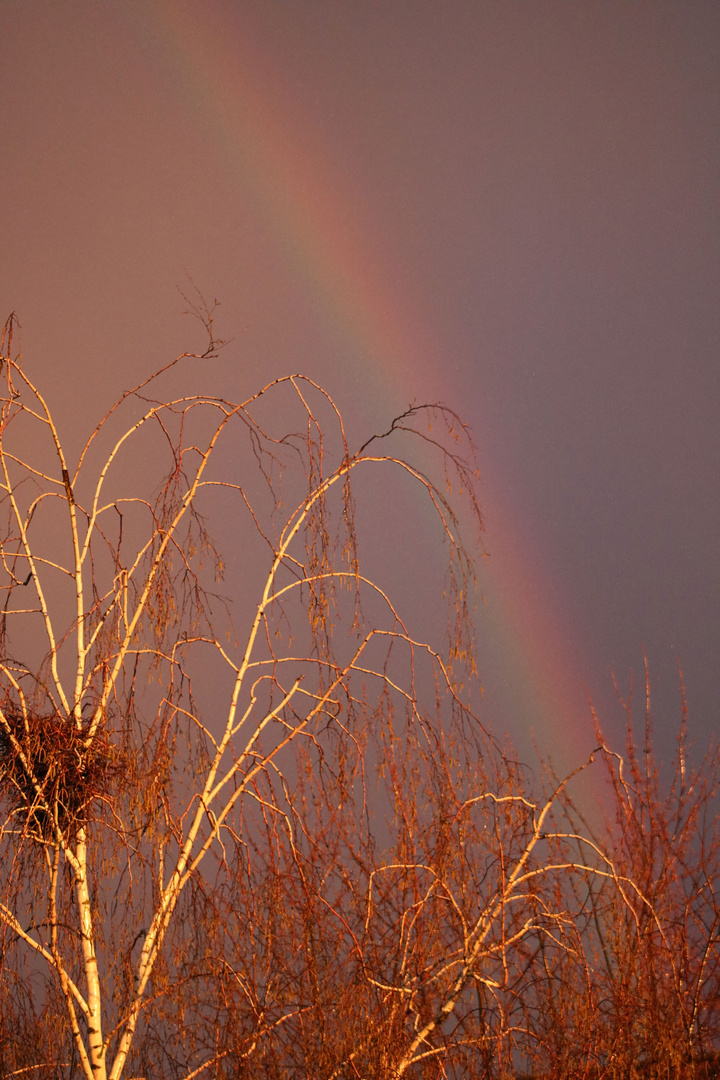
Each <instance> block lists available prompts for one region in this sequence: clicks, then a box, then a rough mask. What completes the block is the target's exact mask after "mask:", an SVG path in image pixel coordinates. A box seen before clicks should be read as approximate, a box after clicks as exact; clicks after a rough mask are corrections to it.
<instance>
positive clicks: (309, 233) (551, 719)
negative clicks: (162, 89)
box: [128, 0, 594, 771]
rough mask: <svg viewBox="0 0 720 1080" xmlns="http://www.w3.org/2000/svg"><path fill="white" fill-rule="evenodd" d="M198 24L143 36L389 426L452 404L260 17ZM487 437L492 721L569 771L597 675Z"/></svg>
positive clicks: (211, 13) (430, 347)
mask: <svg viewBox="0 0 720 1080" xmlns="http://www.w3.org/2000/svg"><path fill="white" fill-rule="evenodd" d="M198 14H199V9H198V8H197V7H194V8H186V7H185V5H183V4H182V3H178V2H177V0H160V2H159V3H157V4H153V5H149V6H147V7H143V8H142V20H143V30H144V32H145V33H147V30H148V26H150V28H151V31H152V32H154V33H155V34H156V35H157V53H158V57H159V58H160V60H161V62H162V63H164V64H165V65H166V66H167V67H168V68H169V70H170V72H171V77H172V80H173V82H174V85H175V87H176V92H177V94H178V95H179V97H180V98H181V99H184V100H185V103H187V104H189V103H191V102H194V101H197V100H198V98H199V99H201V100H203V101H204V102H205V103H206V104H207V105H208V106H209V110H208V111H209V112H210V114H211V116H212V118H213V123H214V124H215V131H214V132H213V133H212V134H213V141H214V144H215V146H216V148H217V153H218V157H219V159H220V161H221V163H222V165H223V166H224V168H225V169H226V170H227V171H228V173H229V176H230V179H231V182H233V183H235V184H236V185H237V186H238V188H239V189H241V190H242V196H243V198H245V199H248V198H249V199H251V200H252V202H253V204H254V206H255V207H256V209H257V212H258V213H259V214H262V215H263V216H264V218H265V220H266V222H267V223H268V224H269V225H270V228H271V229H272V230H273V231H274V232H275V234H276V236H277V238H278V240H279V241H281V242H282V250H283V252H284V257H285V258H286V260H287V261H288V269H289V270H290V271H291V272H292V274H293V275H294V276H295V277H296V278H297V280H298V281H299V282H301V283H302V285H303V287H304V288H305V289H306V290H307V292H308V295H309V296H311V297H312V298H313V299H314V301H315V302H316V303H318V304H319V305H320V306H321V310H322V313H323V317H324V318H325V319H326V320H327V322H328V324H330V325H331V327H332V329H333V330H334V332H336V333H338V334H339V335H340V338H341V340H344V341H346V342H347V344H348V347H349V349H351V351H352V353H353V355H355V354H359V355H362V356H363V357H366V358H367V360H366V362H367V364H368V365H371V366H372V368H373V369H374V370H372V371H370V372H368V376H367V380H366V381H367V383H368V384H372V383H374V384H375V385H376V386H377V387H378V390H377V396H376V400H375V401H374V403H373V408H374V409H376V411H377V415H378V417H382V419H383V421H384V420H385V418H386V417H387V416H388V415H390V413H391V411H401V410H402V409H403V408H405V407H406V406H407V401H408V396H409V395H410V394H411V393H412V387H413V378H414V377H415V379H417V377H418V376H419V375H422V381H423V386H430V387H431V388H432V390H433V392H434V393H436V395H437V398H441V397H442V392H443V385H442V380H441V375H440V370H439V366H438V364H437V359H436V358H437V357H438V356H440V355H442V350H441V349H439V348H437V347H435V346H434V344H433V341H432V333H431V330H430V328H428V327H427V326H425V325H423V318H422V317H421V316H420V315H419V314H418V313H417V312H409V311H408V310H407V305H406V304H400V303H397V302H395V301H394V300H393V296H394V290H393V288H392V287H391V282H389V281H388V280H384V279H383V277H382V271H381V270H379V269H378V265H377V259H376V258H375V259H373V254H372V252H371V251H370V250H369V249H368V246H367V244H365V243H364V242H363V239H362V236H361V229H360V225H361V223H359V222H353V221H352V220H349V215H348V211H347V208H346V207H345V206H344V205H343V204H342V201H341V200H340V198H339V197H338V196H337V194H336V192H338V191H341V190H342V185H341V184H340V183H335V182H334V178H333V176H332V175H331V173H330V171H329V170H328V169H327V167H326V166H325V165H324V163H323V162H322V160H321V159H320V155H319V154H318V152H317V151H315V153H314V154H313V153H312V152H311V151H310V150H309V149H308V147H311V146H312V139H311V138H310V134H309V125H308V124H307V121H305V130H306V131H307V132H308V134H307V135H306V136H305V137H304V130H303V118H302V117H298V115H297V110H296V109H295V107H294V106H293V105H292V104H291V103H290V102H289V101H283V100H282V99H281V95H280V94H279V88H278V85H277V83H278V80H277V78H276V77H274V73H273V70H272V66H271V65H270V64H269V63H268V60H267V58H266V57H265V56H264V54H263V50H262V47H261V46H260V44H259V42H258V35H257V34H256V33H254V31H253V26H252V15H251V13H250V12H249V11H248V9H247V8H245V7H242V6H241V7H234V6H233V5H231V4H230V3H227V2H225V0H214V2H213V3H212V4H204V5H202V18H199V17H198ZM128 18H130V19H132V18H133V16H132V15H128ZM240 21H242V31H241V30H240V28H239V25H238V24H239V23H240ZM473 419H474V420H475V421H476V422H477V418H473ZM474 427H475V425H474ZM478 427H479V429H480V433H481V434H480V438H479V440H478V442H479V450H480V460H481V462H482V472H483V501H484V503H485V506H486V507H487V508H489V509H488V512H487V518H488V523H487V524H488V533H487V547H488V550H489V552H490V555H491V557H490V558H489V559H488V561H487V564H486V567H485V568H484V569H482V570H481V585H482V588H483V591H484V594H485V597H484V599H485V603H484V605H483V609H482V611H481V612H479V618H478V633H479V635H480V637H481V639H483V640H484V639H487V640H488V641H489V642H491V649H490V652H491V654H492V666H493V676H492V683H493V686H495V687H496V689H495V690H494V691H492V692H490V693H489V694H488V695H487V698H486V702H485V705H484V706H483V708H485V709H486V710H487V711H486V713H485V714H484V715H485V717H486V719H487V722H488V723H489V724H491V725H492V726H493V728H494V730H496V731H500V732H505V731H507V732H508V733H509V735H510V737H511V739H512V741H513V743H515V744H516V745H517V746H518V747H519V752H520V755H521V756H523V757H525V759H527V757H526V755H527V756H531V754H532V740H531V737H530V729H532V732H533V736H534V739H535V741H536V742H537V745H538V747H539V749H540V750H541V752H542V753H544V754H548V755H549V756H550V757H551V758H552V759H553V762H554V765H555V766H556V768H557V769H558V770H560V771H565V770H567V769H569V768H571V767H573V766H575V765H577V764H579V763H580V762H581V761H582V760H583V759H584V758H585V756H586V755H587V753H588V751H589V750H590V749H591V748H592V745H593V741H594V740H593V733H592V726H591V723H590V710H589V706H588V701H587V695H586V692H585V689H584V686H583V681H582V677H581V675H580V674H579V673H580V672H582V671H583V670H584V671H588V670H589V665H588V664H587V663H585V662H584V661H583V658H582V657H581V656H579V655H578V654H577V652H576V650H575V649H574V647H573V646H572V644H571V642H570V639H569V634H570V631H569V629H568V624H569V623H570V622H571V620H570V619H569V617H565V618H563V616H562V615H561V614H560V613H561V612H562V611H563V610H564V609H566V608H567V607H568V605H567V604H566V603H564V602H563V597H562V595H561V594H560V592H559V590H558V587H557V585H556V584H555V583H553V582H551V581H550V580H549V579H548V576H547V574H546V572H545V571H544V568H543V567H542V565H541V564H540V562H539V561H538V559H537V558H536V557H535V556H534V554H533V552H532V551H531V550H530V549H529V542H528V541H527V539H525V538H527V537H528V536H529V535H532V532H533V529H532V522H529V521H527V520H524V522H523V527H521V525H520V522H521V520H522V515H520V514H518V512H517V511H516V510H515V509H514V508H513V507H512V505H511V504H510V503H509V501H508V485H507V484H505V483H504V482H503V478H502V477H500V476H498V475H497V470H495V469H494V468H493V464H492V446H493V443H496V441H498V440H500V439H501V438H502V437H503V433H502V432H501V431H499V430H498V429H497V422H493V420H492V418H491V417H489V416H482V417H481V418H480V423H479V425H478ZM505 437H507V433H506V434H505ZM481 652H482V650H481Z"/></svg>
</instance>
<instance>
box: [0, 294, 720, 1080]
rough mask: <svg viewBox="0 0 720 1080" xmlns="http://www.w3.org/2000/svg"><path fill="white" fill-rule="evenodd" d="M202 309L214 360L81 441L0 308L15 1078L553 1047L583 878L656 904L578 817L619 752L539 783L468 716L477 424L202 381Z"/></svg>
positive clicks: (3, 1048) (162, 385)
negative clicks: (354, 436)
mask: <svg viewBox="0 0 720 1080" xmlns="http://www.w3.org/2000/svg"><path fill="white" fill-rule="evenodd" d="M194 313H195V314H196V315H197V316H198V317H199V318H200V321H201V323H202V326H203V328H204V332H205V333H206V335H207V340H206V347H205V349H204V350H203V351H200V352H195V353H187V354H183V355H182V356H179V357H177V358H176V359H174V360H172V361H171V362H169V363H168V364H167V365H166V366H165V367H164V368H162V369H161V370H160V371H158V372H157V373H155V374H154V375H152V376H151V377H150V378H148V379H147V380H145V381H144V382H142V383H141V384H140V385H138V386H136V387H134V389H132V390H129V391H128V392H126V393H124V394H123V395H122V396H121V398H120V399H119V400H118V401H117V402H116V403H115V404H114V405H113V406H112V407H111V408H109V409H108V411H107V412H106V414H105V415H104V417H103V418H102V419H101V420H100V422H99V423H98V424H97V425H96V426H95V427H94V428H93V429H92V430H91V431H90V433H89V437H88V438H87V440H86V441H85V442H84V443H83V442H82V439H81V438H79V437H78V432H77V431H76V430H73V431H72V432H71V433H70V434H71V449H70V450H68V449H67V448H66V447H67V445H68V444H67V441H66V439H65V436H64V435H63V432H62V431H61V430H60V427H59V425H58V424H57V423H56V422H55V419H54V417H53V411H52V408H51V403H50V402H49V401H47V400H46V398H45V397H44V396H43V393H42V390H41V388H40V387H39V386H38V385H36V382H35V381H34V379H33V378H32V376H31V372H30V371H29V370H28V368H27V366H26V365H25V364H23V362H22V359H21V357H20V356H19V354H17V349H16V344H15V343H14V341H13V337H14V335H15V332H16V325H17V324H16V320H15V318H14V316H12V317H11V318H10V319H9V320H8V321H7V322H6V324H5V327H4V331H3V336H2V347H1V349H0V352H1V353H2V375H3V378H4V390H3V393H2V397H1V398H0V412H1V415H0V491H1V493H2V505H3V508H4V515H3V518H2V532H1V533H0V559H1V573H2V580H0V588H1V589H2V613H1V616H0V635H1V640H2V650H1V651H0V800H1V801H0V807H1V809H2V817H1V818H0V821H1V828H2V831H1V834H0V844H1V845H2V847H1V853H0V883H1V884H0V889H1V892H0V1073H1V1074H2V1075H3V1076H32V1077H35V1076H43V1075H46V1076H52V1077H56V1078H60V1077H63V1078H71V1077H72V1078H74V1077H77V1076H83V1077H86V1078H87V1080H121V1077H126V1078H129V1077H145V1078H148V1080H149V1078H153V1080H155V1078H157V1080H161V1078H163V1080H169V1078H172V1080H192V1078H194V1077H196V1076H202V1077H203V1078H209V1077H216V1078H224V1077H228V1078H230V1077H242V1076H248V1077H249V1076H252V1077H266V1078H278V1080H279V1078H281V1077H282V1078H284V1080H286V1078H288V1077H297V1078H301V1077H310V1076H312V1077H314V1078H315V1077H317V1078H322V1080H340V1078H342V1080H345V1078H347V1080H350V1078H353V1077H365V1078H368V1080H369V1078H371V1077H372V1078H377V1080H380V1078H382V1080H386V1078H388V1077H393V1078H395V1080H399V1078H400V1077H405V1076H407V1077H414V1078H431V1077H432V1078H436V1077H437V1078H439V1077H461V1076H462V1077H487V1078H494V1077H511V1076H514V1075H515V1072H516V1067H517V1064H518V1062H519V1061H520V1060H521V1058H523V1057H524V1058H526V1059H527V1058H528V1057H530V1058H531V1059H532V1060H533V1061H534V1062H535V1063H536V1064H538V1067H539V1068H540V1070H541V1071H542V1067H543V1066H542V1063H543V1061H548V1060H550V1057H551V1055H549V1051H548V1052H547V1053H546V1052H545V1051H544V1050H543V1049H542V1048H543V1047H545V1045H546V1043H548V1039H547V1032H546V1030H545V1028H544V1027H543V1024H542V1022H541V1021H542V1019H543V1016H544V1015H545V1014H544V1013H542V1009H543V1007H544V1006H543V1003H544V1002H545V1003H546V1002H547V1001H548V995H550V998H552V989H551V987H552V984H553V983H552V981H553V979H556V977H557V975H558V973H560V972H565V971H566V970H567V965H568V964H570V965H571V966H572V965H573V964H575V962H576V960H577V961H578V962H579V963H580V964H581V968H580V969H578V968H576V967H573V968H572V971H573V976H572V978H573V979H576V975H577V971H578V970H581V973H585V975H586V976H587V978H588V979H589V978H590V976H589V975H588V973H589V972H590V961H589V960H588V956H589V952H588V950H587V948H586V943H587V939H586V937H585V938H584V937H583V934H584V933H585V931H584V930H583V928H584V927H586V926H587V919H586V912H587V900H588V896H589V895H591V894H592V895H596V896H599V895H602V897H603V903H605V897H608V896H609V895H610V894H611V893H612V895H613V897H615V898H619V901H618V902H619V904H620V908H617V907H616V908H615V909H613V910H621V911H624V912H627V913H629V917H630V918H631V919H632V918H633V917H635V916H637V917H638V918H639V917H641V916H642V917H643V918H645V917H647V912H648V910H649V908H648V903H649V900H648V897H647V896H646V895H645V894H644V893H643V892H642V889H641V885H640V884H639V883H638V881H636V880H634V878H633V874H635V872H636V870H637V867H635V866H634V865H633V863H632V860H628V859H627V858H620V857H618V858H617V859H615V858H614V856H613V854H612V851H611V845H610V846H608V844H604V843H600V842H599V841H598V840H597V839H595V838H594V837H593V834H592V833H591V831H590V830H589V829H587V828H585V826H584V824H583V822H582V821H580V820H579V819H578V818H577V815H575V814H574V812H573V801H572V800H573V796H572V791H573V786H574V785H575V786H577V784H578V783H580V784H582V783H583V782H584V778H585V775H586V770H587V769H588V768H590V767H591V765H592V761H593V759H598V758H606V759H607V758H608V751H607V750H606V749H605V747H604V744H603V743H602V740H599V743H598V749H597V751H596V752H595V753H594V754H593V755H591V758H590V759H588V761H587V762H585V763H583V764H580V765H579V767H578V769H577V770H576V771H575V773H574V774H573V775H571V776H570V777H567V778H565V779H560V780H555V779H553V780H552V782H551V783H549V784H546V786H545V789H544V790H542V789H541V790H540V791H539V792H538V793H536V794H533V788H532V782H531V780H530V778H529V777H528V774H527V770H526V769H525V768H524V767H523V766H521V765H519V764H518V763H517V762H516V761H515V760H514V756H513V754H512V752H510V751H509V750H508V749H507V748H502V747H501V746H500V745H499V744H498V742H497V741H496V739H495V738H494V737H493V735H492V733H490V732H488V731H487V730H485V728H484V727H483V725H482V723H481V722H480V720H479V719H478V717H477V716H476V715H475V713H474V712H473V710H472V708H471V705H472V702H473V694H472V686H473V680H474V678H475V675H476V673H475V666H474V659H473V638H474V629H473V619H472V616H473V603H474V588H475V575H474V569H473V560H472V557H471V556H472V553H473V552H474V551H475V552H478V551H481V550H482V549H481V547H480V545H479V535H480V533H481V530H482V519H481V514H480V508H479V504H478V501H477V497H476V494H475V492H476V482H477V473H476V466H475V459H474V451H473V446H472V441H471V439H470V436H469V434H468V431H467V428H466V427H465V425H464V424H463V423H462V421H461V420H460V419H459V418H458V417H457V416H456V415H455V414H454V413H452V412H451V411H450V410H448V409H446V408H444V407H441V406H437V405H436V406H431V407H418V406H411V407H409V408H408V409H407V410H406V411H405V412H404V413H402V415H399V416H397V417H395V419H389V420H388V422H387V424H386V425H385V426H384V427H383V429H382V430H381V431H380V432H379V433H376V434H372V435H370V436H369V437H367V438H366V439H364V440H362V441H360V443H359V445H356V446H352V445H351V441H350V439H349V438H348V436H347V435H346V429H345V426H344V423H343V419H342V417H341V414H340V411H339V409H338V408H337V406H336V404H335V402H334V401H333V399H332V398H331V397H330V396H329V395H328V394H327V393H326V392H325V391H324V390H323V389H322V388H321V387H319V386H318V385H316V384H315V383H314V382H313V381H312V380H310V379H308V378H304V377H302V376H299V375H294V376H288V377H285V378H278V379H276V380H274V381H272V382H270V383H269V384H267V385H266V386H264V387H262V388H261V389H260V390H258V391H257V392H256V393H254V394H252V395H251V396H249V397H248V398H246V399H245V400H243V401H241V402H236V403H233V402H231V401H229V400H226V399H225V398H223V397H215V396H211V395H208V394H204V393H202V392H199V393H198V392H189V391H188V390H187V387H188V386H189V385H190V384H196V383H197V382H198V380H199V379H201V378H202V369H200V372H199V374H198V365H200V364H206V363H208V362H209V361H210V360H212V359H213V358H214V357H215V356H216V355H217V353H218V350H219V347H220V344H221V343H220V342H219V341H218V340H217V338H216V335H215V332H214V327H213V309H212V308H208V307H206V306H205V305H204V304H202V302H199V303H198V304H196V305H195V306H194ZM183 388H185V389H183ZM403 492H407V498H408V500H409V501H408V502H407V504H406V505H407V506H409V507H413V506H420V505H423V504H424V505H425V507H426V508H427V510H428V511H429V512H430V516H431V518H432V521H433V522H434V527H435V530H436V536H437V541H438V548H439V550H440V551H442V552H443V554H444V563H445V566H446V570H444V571H443V570H441V571H440V572H439V574H438V575H437V579H435V578H431V579H430V580H424V579H423V578H422V576H421V575H420V574H418V572H417V569H416V568H417V566H418V565H422V564H421V563H419V562H418V560H417V559H416V556H415V551H414V547H415V535H416V534H415V531H414V527H413V525H412V524H411V522H410V521H409V520H407V521H405V520H404V519H403V522H402V525H401V528H400V530H399V532H398V534H397V535H392V534H390V533H389V532H388V527H387V522H386V520H385V517H386V516H389V512H390V509H391V508H392V507H393V500H395V499H397V498H400V497H401V494H402V493H403ZM402 497H403V498H404V497H405V496H404V495H402ZM413 500H415V501H414V502H413ZM383 508H385V510H386V511H387V514H386V515H385V517H384V516H383V513H381V510H382V509H383ZM423 528H424V531H427V529H428V528H429V526H428V525H427V515H426V519H425V525H424V527H423ZM464 536H468V538H469V539H468V541H467V542H466V541H465V540H464V539H463V538H464ZM214 538H219V548H216V546H215V539H214ZM388 553H390V554H391V555H392V556H393V557H394V563H393V565H394V567H395V568H396V569H395V570H394V571H393V574H396V573H397V576H398V578H402V572H403V570H404V569H405V567H406V565H407V569H408V573H409V574H410V575H411V576H410V580H409V581H408V580H407V576H406V580H405V581H404V582H402V581H401V580H398V581H394V580H393V581H392V582H390V581H388V580H385V578H384V576H383V574H384V570H383V567H384V563H385V561H386V559H385V556H386V555H387V554H388ZM224 559H227V563H228V565H227V567H226V565H225V562H224ZM424 565H432V563H427V564H424ZM437 565H440V563H439V562H438V563H437ZM391 586H392V587H391ZM420 594H422V597H423V601H422V604H419V603H418V598H419V596H420ZM413 607H414V609H415V610H414V614H412V615H411V616H408V615H407V614H406V611H405V610H403V609H404V608H408V609H412V608H413ZM418 611H422V612H423V617H422V618H420V616H419V615H418ZM441 611H443V612H444V615H443V616H442V618H441V617H440V614H439V613H440V612H441ZM428 613H430V614H428ZM422 626H424V629H425V631H426V632H427V636H426V637H423V636H422V635H421V633H420V630H419V629H418V627H422ZM612 760H613V761H614V760H615V759H614V758H613V759H612ZM611 775H613V776H615V775H616V774H615V773H612V770H611ZM626 790H627V789H626V788H625V787H623V786H622V785H621V784H620V785H618V784H617V783H616V784H615V792H616V795H617V797H618V798H619V800H620V802H621V803H622V800H623V799H624V798H625V793H626ZM623 806H624V804H623ZM623 812H624V811H623ZM620 854H622V852H620ZM711 861H712V860H706V862H705V866H706V867H709V866H710V864H711ZM713 866H714V864H713ZM712 873H715V871H714V870H713V871H712ZM589 883H599V884H597V885H596V886H595V892H594V893H593V891H592V890H593V886H592V885H591V884H589ZM710 894H711V895H712V897H713V903H714V897H715V896H716V895H717V892H716V891H713V890H708V895H710ZM614 902H615V901H613V903H614ZM600 906H602V905H600ZM598 910H599V908H598ZM643 913H644V914H643ZM703 917H704V916H703ZM619 922H620V923H622V919H620V921H619ZM712 925H713V926H715V925H716V923H713V924H712ZM714 932H715V931H714V930H713V931H712V932H711V939H712V933H714ZM714 940H715V939H712V941H711V944H709V945H708V949H709V950H710V952H712V949H714V948H715V945H714ZM713 956H714V953H713ZM696 967H697V965H696ZM711 968H712V964H711V962H710V958H709V959H708V960H707V961H702V962H701V964H700V967H699V968H698V970H699V971H701V972H702V971H705V970H708V971H709V970H711ZM712 970H713V971H714V968H712ZM563 977H565V976H563ZM566 981H568V984H569V982H570V981H572V980H569V977H568V980H566ZM580 981H582V978H581V980H580ZM586 981H587V979H586ZM698 985H699V984H698ZM698 1000H699V997H698ZM545 1012H547V1010H545ZM531 1045H532V1046H534V1047H536V1048H537V1047H540V1048H541V1050H542V1052H541V1053H540V1054H539V1056H538V1055H537V1054H536V1055H535V1057H534V1058H532V1055H529V1054H528V1048H529V1047H530V1046H531ZM543 1055H544V1056H543ZM601 1056H602V1055H601V1054H596V1056H595V1058H594V1059H593V1060H594V1061H596V1062H597V1061H598V1060H600V1059H601ZM583 1061H584V1065H583V1067H585V1066H587V1065H588V1061H590V1057H589V1056H588V1055H585V1058H584V1059H583ZM588 1067H589V1066H588ZM588 1075H592V1073H588Z"/></svg>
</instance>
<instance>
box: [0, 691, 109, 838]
mask: <svg viewBox="0 0 720 1080" xmlns="http://www.w3.org/2000/svg"><path fill="white" fill-rule="evenodd" d="M118 769H119V763H118V760H117V753H116V751H115V749H114V747H113V746H112V744H111V743H110V742H109V741H108V740H107V738H106V736H105V734H104V733H103V732H102V730H101V729H98V731H97V732H96V733H95V735H94V736H93V739H92V741H91V742H90V743H88V732H87V729H86V728H85V727H84V726H83V727H78V726H77V724H75V723H74V722H73V721H72V720H71V719H68V718H67V717H64V716H61V715H60V714H59V713H56V712H53V713H46V714H44V713H40V712H33V711H30V710H29V709H27V708H26V709H23V708H21V707H20V706H19V705H18V704H17V703H15V702H12V701H7V700H6V701H5V703H4V704H3V705H2V707H1V709H0V798H2V801H3V802H5V803H6V805H7V806H8V808H9V809H10V811H11V813H12V816H13V817H14V818H15V820H16V821H17V822H19V823H20V824H21V825H22V827H23V829H24V831H26V833H28V834H29V835H33V836H34V837H35V838H36V839H42V840H48V839H51V838H56V837H57V836H58V830H59V832H60V833H61V834H62V835H63V836H64V837H65V838H66V839H70V838H71V837H73V836H74V835H76V833H77V830H78V828H80V827H81V826H85V825H87V824H88V823H89V821H90V820H91V816H92V809H93V806H96V805H97V803H98V800H100V799H102V798H103V797H104V796H108V795H110V794H111V788H112V785H113V780H114V778H115V776H116V774H117V772H118Z"/></svg>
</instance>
